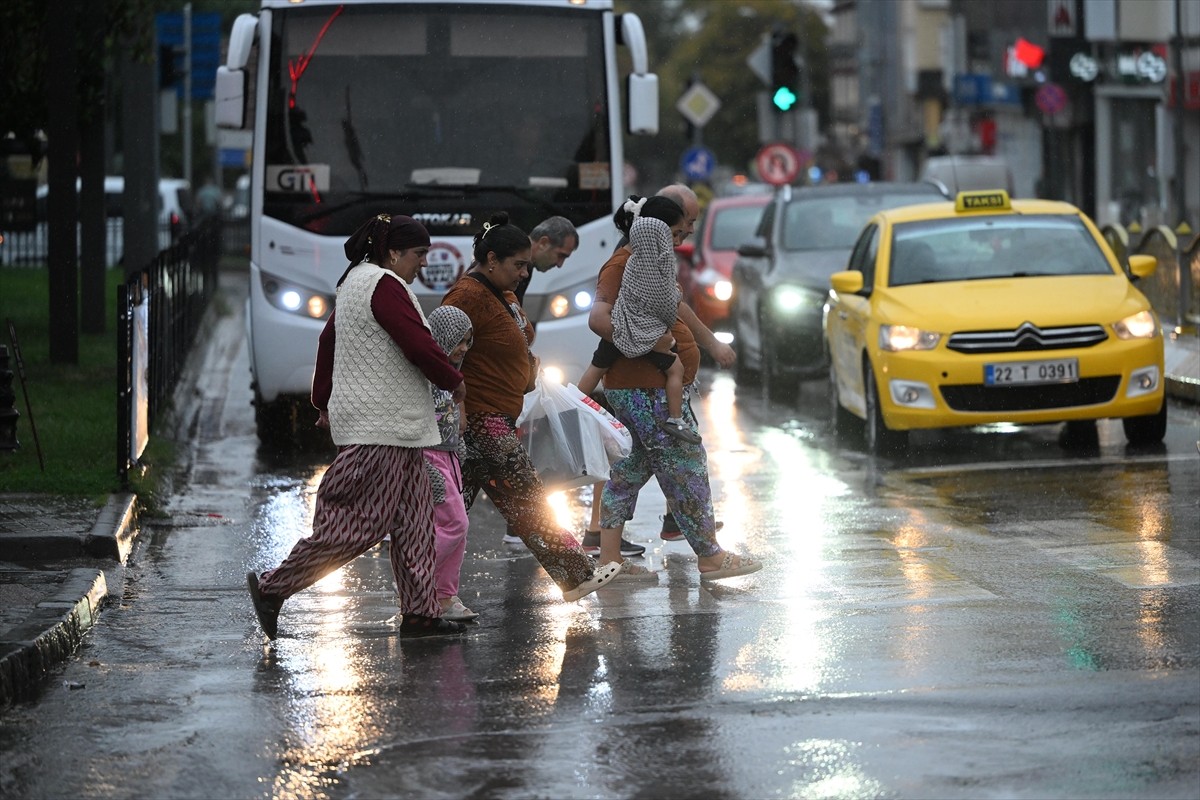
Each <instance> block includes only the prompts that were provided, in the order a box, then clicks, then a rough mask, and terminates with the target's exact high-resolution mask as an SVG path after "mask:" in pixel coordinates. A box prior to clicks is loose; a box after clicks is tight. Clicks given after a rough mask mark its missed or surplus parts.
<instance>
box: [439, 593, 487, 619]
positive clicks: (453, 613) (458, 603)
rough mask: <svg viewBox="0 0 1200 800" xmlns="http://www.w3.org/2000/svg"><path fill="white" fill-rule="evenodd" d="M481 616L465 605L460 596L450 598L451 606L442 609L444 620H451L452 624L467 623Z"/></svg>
mask: <svg viewBox="0 0 1200 800" xmlns="http://www.w3.org/2000/svg"><path fill="white" fill-rule="evenodd" d="M478 616H479V614H477V613H475V612H474V611H472V610H471V609H469V608H467V607H466V606H465V605H463V601H462V600H460V599H459V597H458V595H454V596H453V597H451V598H450V605H448V606H446V607H445V608H443V609H442V619H447V620H450V621H451V622H466V621H467V620H469V619H475V618H476V617H478Z"/></svg>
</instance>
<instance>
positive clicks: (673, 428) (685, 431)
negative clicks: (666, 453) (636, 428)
mask: <svg viewBox="0 0 1200 800" xmlns="http://www.w3.org/2000/svg"><path fill="white" fill-rule="evenodd" d="M658 427H660V428H662V429H663V430H664V431H666V432H667V433H669V434H671V435H672V436H674V437H675V438H676V439H680V440H682V441H685V442H687V443H688V444H700V443H701V442H702V441H704V440H703V439H701V438H700V434H698V433H696V432H695V431H694V430H692V429H691V428H689V427H688V426H687V425H685V424H684V423H682V422H672V421H671V420H669V419H660V420H659V421H658Z"/></svg>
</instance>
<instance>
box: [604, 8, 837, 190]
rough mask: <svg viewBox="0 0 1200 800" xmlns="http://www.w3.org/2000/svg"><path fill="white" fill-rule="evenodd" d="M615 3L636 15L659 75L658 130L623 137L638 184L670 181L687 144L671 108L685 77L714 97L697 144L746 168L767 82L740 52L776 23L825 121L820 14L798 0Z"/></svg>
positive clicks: (684, 127)
mask: <svg viewBox="0 0 1200 800" xmlns="http://www.w3.org/2000/svg"><path fill="white" fill-rule="evenodd" d="M616 6H617V10H618V11H632V12H634V13H636V14H637V15H638V16H639V17H640V18H641V20H642V24H643V26H644V27H645V29H646V37H647V46H648V48H649V50H650V67H651V69H652V70H653V71H655V72H656V73H657V74H658V80H659V134H658V136H655V137H630V138H629V139H628V140H627V143H626V158H627V160H629V161H630V162H631V163H633V164H634V165H635V166H636V167H637V168H638V169H639V171H640V172H641V173H642V175H643V177H644V178H645V179H646V181H645V182H647V183H650V184H653V183H665V182H667V181H668V180H671V179H673V178H674V177H675V175H674V173H675V171H676V170H677V169H678V162H679V157H680V155H681V154H682V153H683V151H684V150H686V149H687V148H688V147H689V146H690V145H691V144H692V141H691V140H690V139H689V137H688V130H687V129H688V125H687V122H686V120H684V118H683V117H682V116H681V115H680V114H679V111H678V110H677V109H676V108H675V103H676V101H677V100H678V99H679V97H680V96H681V95H682V94H683V92H684V91H685V90H686V89H687V86H688V82H689V80H691V79H697V80H699V81H701V82H703V83H704V85H705V86H707V87H708V88H709V89H711V90H712V92H713V94H715V95H716V96H717V98H718V99H719V100H720V101H721V107H720V109H719V110H718V111H717V113H716V115H715V116H714V117H713V118H712V119H711V120H710V121H709V122H708V124H707V125H706V126H705V127H704V129H703V131H702V132H701V136H702V140H703V143H704V145H705V146H706V147H707V148H709V149H710V150H712V151H713V153H714V154H716V156H717V160H718V161H719V162H720V163H721V164H723V165H726V166H729V167H732V168H733V169H735V170H745V169H747V168H748V166H749V165H750V163H751V162H752V161H753V159H754V154H755V153H757V152H758V149H759V147H760V146H761V145H760V142H759V132H758V110H757V108H758V107H757V95H758V93H759V92H762V91H764V90H765V88H766V87H765V86H763V84H762V81H760V80H759V78H758V77H757V76H756V75H755V74H754V73H753V72H752V71H751V69H750V67H749V66H748V65H747V64H746V58H747V57H748V56H749V55H750V54H751V53H752V52H753V51H754V50H755V48H757V47H758V46H759V44H760V43H761V42H762V38H763V36H764V35H769V34H770V32H771V30H772V29H773V28H775V27H777V26H778V27H781V28H783V29H785V30H791V31H793V32H795V33H796V35H797V37H798V38H799V40H800V47H799V52H800V53H801V54H802V55H803V56H804V61H805V64H806V67H805V68H806V69H807V70H808V83H809V86H810V88H811V91H812V99H811V103H812V106H813V107H814V108H816V110H817V113H818V116H819V118H821V119H828V110H829V68H828V56H827V49H826V44H827V39H828V33H829V32H828V28H827V27H826V25H825V22H824V20H823V19H822V17H821V15H820V13H819V12H818V11H817V10H816V9H815V8H814V7H812V6H811V5H809V4H807V3H805V2H802V0H674V1H673V2H671V1H669V0H667V1H664V2H652V3H646V2H633V1H632V0H618V2H617V4H616ZM642 188H643V189H645V188H647V187H646V186H643V187H642Z"/></svg>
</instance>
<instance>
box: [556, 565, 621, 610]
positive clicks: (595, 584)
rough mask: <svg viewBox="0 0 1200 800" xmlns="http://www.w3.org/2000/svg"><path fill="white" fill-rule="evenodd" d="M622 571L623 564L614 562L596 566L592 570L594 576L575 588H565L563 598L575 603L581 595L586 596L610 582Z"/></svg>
mask: <svg viewBox="0 0 1200 800" xmlns="http://www.w3.org/2000/svg"><path fill="white" fill-rule="evenodd" d="M620 571H621V565H620V564H617V563H616V562H613V563H612V564H604V565H603V566H599V567H596V569H594V570H593V571H592V577H590V578H588V579H587V580H586V581H584V582H583V583H581V584H579V585H578V586H576V587H575V588H574V589H565V590H563V600H566V601H567V602H568V603H573V602H575V601H576V600H578V599H579V598H581V597H585V596H587V595H589V594H591V593H592V592H594V591H596V590H597V589H599V588H600V587H601V586H604V585H605V584H607V583H608V582H610V581H611V580H612V579H613V578H615V577H616V576H617V573H619V572H620Z"/></svg>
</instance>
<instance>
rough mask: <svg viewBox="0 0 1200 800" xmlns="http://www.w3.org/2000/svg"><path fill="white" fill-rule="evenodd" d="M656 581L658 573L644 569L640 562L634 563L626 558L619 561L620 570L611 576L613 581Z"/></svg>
mask: <svg viewBox="0 0 1200 800" xmlns="http://www.w3.org/2000/svg"><path fill="white" fill-rule="evenodd" d="M637 582H654V583H658V573H657V572H655V571H654V570H652V569H646V568H645V567H643V566H642V565H641V564H635V563H633V562H632V561H630V560H629V559H628V558H627V559H625V560H623V561H622V562H621V571H620V572H619V573H618V574H617V575H616V576H615V577H614V578H613V583H637Z"/></svg>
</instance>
